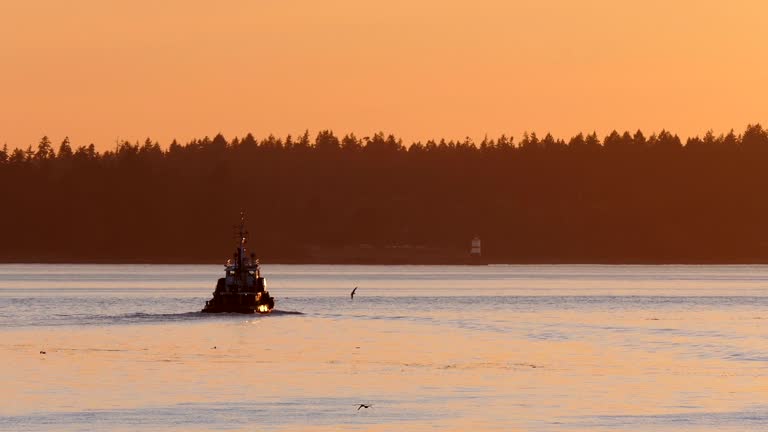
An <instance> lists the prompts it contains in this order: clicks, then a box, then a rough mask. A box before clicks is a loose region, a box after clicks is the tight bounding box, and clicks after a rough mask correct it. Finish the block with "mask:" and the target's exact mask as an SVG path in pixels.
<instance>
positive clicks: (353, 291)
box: [349, 287, 357, 300]
mask: <svg viewBox="0 0 768 432" xmlns="http://www.w3.org/2000/svg"><path fill="white" fill-rule="evenodd" d="M355 291H357V287H355V289H353V290H352V292H351V293H349V299H350V300H354V299H355Z"/></svg>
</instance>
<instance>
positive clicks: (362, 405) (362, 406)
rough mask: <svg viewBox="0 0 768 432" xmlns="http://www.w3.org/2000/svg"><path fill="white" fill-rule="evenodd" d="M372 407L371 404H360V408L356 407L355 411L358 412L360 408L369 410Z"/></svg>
mask: <svg viewBox="0 0 768 432" xmlns="http://www.w3.org/2000/svg"><path fill="white" fill-rule="evenodd" d="M372 406H373V404H371V405H366V404H360V406H359V407H357V410H358V411H360V408H370V407H372Z"/></svg>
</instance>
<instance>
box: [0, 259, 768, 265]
mask: <svg viewBox="0 0 768 432" xmlns="http://www.w3.org/2000/svg"><path fill="white" fill-rule="evenodd" d="M261 263H262V264H264V265H381V266H387V265H414V266H418V265H437V266H456V265H466V266H487V265H617V266H618V265H768V261H765V260H593V261H581V260H498V261H497V260H482V259H479V260H470V259H466V260H343V261H337V260H333V261H330V260H325V261H323V260H289V259H279V260H274V261H272V260H261ZM0 264H56V265H67V264H69V265H83V264H86V265H88V264H93V265H224V262H223V261H220V260H219V261H214V260H201V259H155V260H142V259H98V260H97V259H64V258H61V259H45V260H31V259H23V258H21V259H9V258H3V259H0Z"/></svg>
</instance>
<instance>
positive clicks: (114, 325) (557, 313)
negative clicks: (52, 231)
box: [0, 265, 768, 431]
mask: <svg viewBox="0 0 768 432" xmlns="http://www.w3.org/2000/svg"><path fill="white" fill-rule="evenodd" d="M221 270H222V268H221V267H220V266H162V265H156V266H155V265H152V266H149V265H53V266H42V265H0V383H2V385H3V391H2V392H0V430H104V429H106V430H158V429H163V430H302V429H304V430H393V429H396V428H397V429H402V430H427V429H430V430H435V429H437V430H536V431H548V430H553V431H554V430H583V431H592V430H606V431H627V430H633V431H635V430H643V431H645V430H647V431H656V430H681V429H682V430H697V431H698V430H702V431H705V430H706V431H709V430H734V431H736V430H739V431H741V430H768V396H767V394H768V393H766V390H768V369H767V368H768V335H766V332H765V329H766V323H768V267H767V266H309V265H307V266H300V265H264V266H263V272H264V274H265V276H266V277H267V281H268V288H269V290H270V291H271V293H272V295H273V296H275V297H276V299H277V305H276V309H277V310H276V312H275V313H273V314H272V315H269V316H243V315H229V314H223V315H208V314H201V313H199V310H200V308H201V307H202V305H203V304H204V302H205V300H207V299H208V298H209V297H210V294H211V291H212V290H213V287H214V285H215V281H216V279H217V278H218V277H219V276H220V273H221ZM355 286H359V289H358V291H357V296H356V297H355V300H354V301H351V300H350V299H349V292H350V291H351V289H352V288H353V287H355ZM40 351H44V352H45V354H40ZM360 403H366V404H368V403H370V404H373V407H371V408H368V409H365V408H363V409H360V410H358V409H357V407H358V404H360Z"/></svg>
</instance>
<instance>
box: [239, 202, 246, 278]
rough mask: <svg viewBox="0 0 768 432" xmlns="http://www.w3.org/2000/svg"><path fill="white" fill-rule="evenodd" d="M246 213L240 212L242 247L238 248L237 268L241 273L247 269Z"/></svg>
mask: <svg viewBox="0 0 768 432" xmlns="http://www.w3.org/2000/svg"><path fill="white" fill-rule="evenodd" d="M247 234H248V233H247V232H246V231H245V211H240V245H239V246H238V248H237V267H238V269H239V270H240V271H242V269H243V268H245V262H244V260H245V236H246V235H247Z"/></svg>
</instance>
